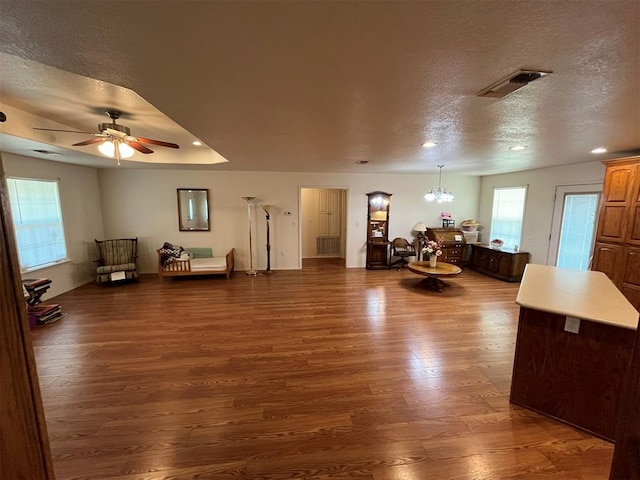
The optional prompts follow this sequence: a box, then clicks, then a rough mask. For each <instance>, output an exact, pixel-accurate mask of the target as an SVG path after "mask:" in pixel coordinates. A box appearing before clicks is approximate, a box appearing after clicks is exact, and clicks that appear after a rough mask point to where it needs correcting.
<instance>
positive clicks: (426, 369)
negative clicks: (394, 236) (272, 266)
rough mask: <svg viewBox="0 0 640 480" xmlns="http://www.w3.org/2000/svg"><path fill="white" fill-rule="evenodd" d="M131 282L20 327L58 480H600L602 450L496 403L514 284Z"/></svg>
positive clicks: (397, 274)
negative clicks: (29, 329)
mask: <svg viewBox="0 0 640 480" xmlns="http://www.w3.org/2000/svg"><path fill="white" fill-rule="evenodd" d="M420 280H422V277H419V276H418V275H415V274H413V273H411V272H409V271H407V270H402V271H397V270H395V269H393V270H374V271H369V270H364V269H345V268H304V269H303V270H301V271H278V272H276V273H274V274H273V275H270V276H265V275H259V276H257V277H250V276H247V275H244V274H243V273H242V272H237V273H235V274H234V276H233V277H232V278H231V280H229V281H227V280H225V279H224V278H222V277H211V278H206V277H205V278H203V277H200V278H193V279H190V278H176V279H168V280H165V282H164V283H162V284H161V283H160V282H159V281H158V279H157V278H156V276H155V275H143V276H142V277H141V279H140V281H139V282H138V283H135V284H129V285H121V286H117V287H109V286H106V287H105V286H96V285H93V284H90V285H85V286H83V287H81V288H78V289H76V290H74V291H72V292H68V293H66V294H64V295H61V296H58V297H56V298H55V299H54V300H53V301H55V302H56V303H59V304H60V305H61V306H62V309H63V310H64V311H65V312H66V313H67V315H66V316H65V317H64V318H63V319H62V320H60V321H59V322H57V323H55V324H52V325H48V326H42V327H37V328H36V329H34V330H33V337H34V346H35V353H36V359H37V364H38V373H39V379H40V383H41V388H42V395H43V401H44V406H45V414H46V419H47V426H48V430H49V435H50V439H51V450H52V454H53V458H54V467H55V470H56V475H57V478H58V479H59V480H70V479H100V478H117V479H124V480H134V479H136V480H139V479H154V480H155V479H195V478H198V479H251V480H257V479H267V480H275V479H278V480H280V479H301V478H305V479H318V480H323V479H350V480H354V479H362V480H364V479H373V480H400V479H402V480H426V479H429V480H431V479H471V478H473V479H563V480H566V479H604V478H607V476H608V472H609V468H610V464H611V459H612V455H613V445H612V444H609V443H607V442H605V441H602V440H599V439H597V438H594V437H592V436H590V435H588V434H586V433H583V432H580V431H578V430H575V429H573V428H571V427H569V426H566V425H563V424H561V423H559V422H556V421H554V420H551V419H548V418H545V417H543V416H540V415H537V414H535V413H533V412H530V411H528V410H525V409H522V408H519V407H516V406H514V405H511V404H510V403H509V401H508V396H509V388H510V379H511V369H512V365H513V354H514V342H515V336H516V325H517V315H518V306H517V305H516V304H515V297H516V293H517V289H518V286H519V285H518V284H509V283H505V282H502V281H499V280H495V279H491V278H489V277H486V276H482V275H480V274H478V273H475V272H473V271H469V270H465V271H463V273H462V274H461V275H459V276H457V277H455V278H451V279H450V283H451V284H452V286H451V287H450V288H447V289H445V290H444V291H443V292H442V293H437V292H434V291H430V290H426V289H423V288H419V287H416V284H417V283H418V282H419V281H420Z"/></svg>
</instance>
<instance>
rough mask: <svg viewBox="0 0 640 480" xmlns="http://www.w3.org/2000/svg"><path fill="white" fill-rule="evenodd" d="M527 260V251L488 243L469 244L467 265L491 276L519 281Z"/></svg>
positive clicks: (508, 280)
mask: <svg viewBox="0 0 640 480" xmlns="http://www.w3.org/2000/svg"><path fill="white" fill-rule="evenodd" d="M528 262H529V253H528V252H516V251H515V250H512V249H507V248H494V247H491V246H489V245H479V244H473V245H471V259H470V260H469V266H470V267H471V268H472V269H473V270H476V271H477V272H480V273H484V274H486V275H489V276H491V277H495V278H499V279H500V280H506V281H507V282H519V281H520V280H522V274H523V273H524V267H525V265H526V264H527V263H528Z"/></svg>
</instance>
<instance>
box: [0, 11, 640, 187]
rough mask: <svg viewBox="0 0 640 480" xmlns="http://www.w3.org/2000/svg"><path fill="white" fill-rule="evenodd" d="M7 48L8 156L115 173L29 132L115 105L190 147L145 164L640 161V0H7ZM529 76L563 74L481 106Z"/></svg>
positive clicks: (68, 138) (87, 123)
mask: <svg viewBox="0 0 640 480" xmlns="http://www.w3.org/2000/svg"><path fill="white" fill-rule="evenodd" d="M0 52H3V54H2V55H0V104H2V108H3V111H7V113H8V115H7V116H8V120H7V122H5V123H4V124H0V129H2V132H4V134H5V135H2V136H1V137H0V141H1V142H2V143H0V148H1V149H2V150H3V151H13V152H15V153H22V154H25V155H33V156H37V155H36V154H33V153H29V152H31V150H28V147H27V146H26V145H28V146H32V145H35V144H31V143H29V142H28V141H27V140H36V141H38V142H39V144H40V142H41V143H43V144H48V147H50V148H55V149H57V151H60V152H61V153H62V155H59V157H61V158H56V159H57V160H63V161H75V162H77V163H87V164H91V165H96V166H105V167H107V166H108V167H110V166H114V165H113V162H105V161H104V160H103V159H100V158H98V157H94V156H88V155H86V153H88V151H89V150H90V149H92V148H93V147H78V148H73V149H71V150H65V149H64V147H69V145H70V144H71V143H75V142H77V141H82V140H84V139H86V138H85V137H82V136H79V137H78V136H75V135H74V134H59V135H48V136H42V135H41V132H39V133H36V132H35V131H33V130H32V127H42V126H45V127H46V126H49V127H50V128H70V129H81V130H91V131H92V130H95V129H96V127H97V123H98V122H106V121H107V120H108V119H106V117H105V116H104V115H103V114H102V111H103V110H104V109H105V108H106V107H117V108H119V109H121V110H123V112H125V114H124V115H123V118H122V119H121V121H120V122H119V123H122V124H125V125H128V126H129V127H131V130H132V133H133V134H134V135H136V134H137V135H140V136H147V137H151V138H157V139H160V140H165V141H171V142H176V143H180V144H181V147H182V148H181V149H180V150H178V151H173V150H171V151H170V152H167V151H166V150H168V149H163V148H162V147H158V148H157V149H155V150H156V153H154V154H153V155H149V156H147V158H145V160H151V161H157V162H162V163H170V164H177V165H181V166H184V165H185V164H187V163H208V162H210V161H224V159H226V160H228V163H226V162H225V163H219V164H216V165H212V166H208V167H204V168H211V169H220V170H245V171H246V170H253V171H305V172H359V173H427V172H428V173H434V172H436V171H437V168H436V165H438V164H444V165H445V166H446V168H447V170H448V171H453V172H456V173H459V174H473V175H482V174H493V173H502V172H511V171H518V170H526V169H531V168H538V167H545V166H551V165H563V164H573V163H580V162H586V161H600V160H603V159H604V158H613V157H615V156H620V155H623V154H622V153H621V154H619V155H615V154H607V155H604V156H600V157H596V156H594V155H592V154H590V153H589V151H590V150H591V149H592V148H594V147H598V146H606V147H607V148H608V149H609V150H610V151H611V152H621V151H629V150H633V149H638V148H640V80H639V79H640V2H639V1H637V0H630V1H624V0H616V1H605V0H564V1H563V0H549V1H544V0H542V1H535V2H532V1H517V0H512V1H507V0H498V1H482V0H479V1H471V0H463V1H456V0H448V1H422V2H409V1H393V2H391V1H389V2H374V1H343V2H340V1H332V2H321V1H317V2H314V1H308V2H293V1H284V2H279V1H269V2H264V1H259V2H251V1H243V2H218V1H197V2H183V1H167V0H165V1H162V2H157V1H128V2H116V1H111V2H105V1H103V0H102V1H93V0H84V1H82V2H79V1H38V2H35V1H22V0H20V1H13V0H2V1H0ZM518 69H536V70H537V69H540V70H550V71H553V74H552V75H550V76H547V77H544V78H542V79H540V80H538V81H536V82H534V83H531V84H529V85H527V86H526V87H524V88H523V89H521V90H518V91H516V92H514V93H512V94H511V95H509V96H507V97H505V98H502V99H492V98H479V97H476V96H475V94H476V93H477V92H478V91H480V90H482V89H483V88H484V87H487V86H488V85H490V84H492V83H493V82H495V81H497V80H499V79H501V78H502V77H505V76H506V75H508V74H510V73H512V72H514V71H516V70H518ZM72 74H73V75H72ZM89 79H93V81H91V80H89ZM9 113H10V114H9ZM12 119H13V120H12ZM12 122H13V123H12ZM42 122H45V123H42ZM6 134H10V135H11V136H7V135H6ZM195 138H198V139H200V140H201V141H202V142H204V143H205V144H206V145H207V146H209V147H211V149H209V148H207V147H204V148H202V147H201V149H200V150H198V149H195V147H190V142H191V140H192V139H195ZM18 139H21V140H20V141H18ZM426 140H433V141H435V142H437V143H438V145H437V147H435V148H432V149H424V148H423V147H422V146H421V145H422V143H423V142H425V141H426ZM518 144H522V145H526V146H527V147H528V148H526V149H525V150H523V151H521V152H513V151H510V150H509V147H512V146H514V145H518ZM220 156H222V157H224V158H221V157H220ZM138 157H140V155H139V154H136V156H134V160H138V159H139V158H138ZM200 157H202V158H200ZM362 160H364V161H369V162H370V163H368V164H367V165H356V164H355V162H356V161H362ZM125 163H126V164H128V165H134V166H138V165H140V164H138V163H133V162H125ZM125 167H126V165H125ZM192 168H193V167H192ZM198 168H202V167H198Z"/></svg>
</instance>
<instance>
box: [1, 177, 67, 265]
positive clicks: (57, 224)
mask: <svg viewBox="0 0 640 480" xmlns="http://www.w3.org/2000/svg"><path fill="white" fill-rule="evenodd" d="M7 186H8V188H9V202H10V203H11V214H12V217H13V226H14V228H15V231H16V243H17V244H18V254H19V257H20V268H21V269H22V270H23V271H29V270H36V269H37V268H39V267H44V266H48V265H50V264H52V263H56V262H60V261H62V260H66V258H67V247H66V243H65V238H64V227H63V225H62V211H61V209H60V196H59V194H58V182H55V181H50V180H28V179H22V178H8V179H7Z"/></svg>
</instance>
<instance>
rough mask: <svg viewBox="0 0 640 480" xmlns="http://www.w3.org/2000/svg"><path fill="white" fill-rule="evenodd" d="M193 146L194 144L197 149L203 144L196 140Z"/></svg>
mask: <svg viewBox="0 0 640 480" xmlns="http://www.w3.org/2000/svg"><path fill="white" fill-rule="evenodd" d="M193 144H194V145H195V146H196V147H199V146H201V145H202V142H199V141H198V140H196V141H195V142H193Z"/></svg>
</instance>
